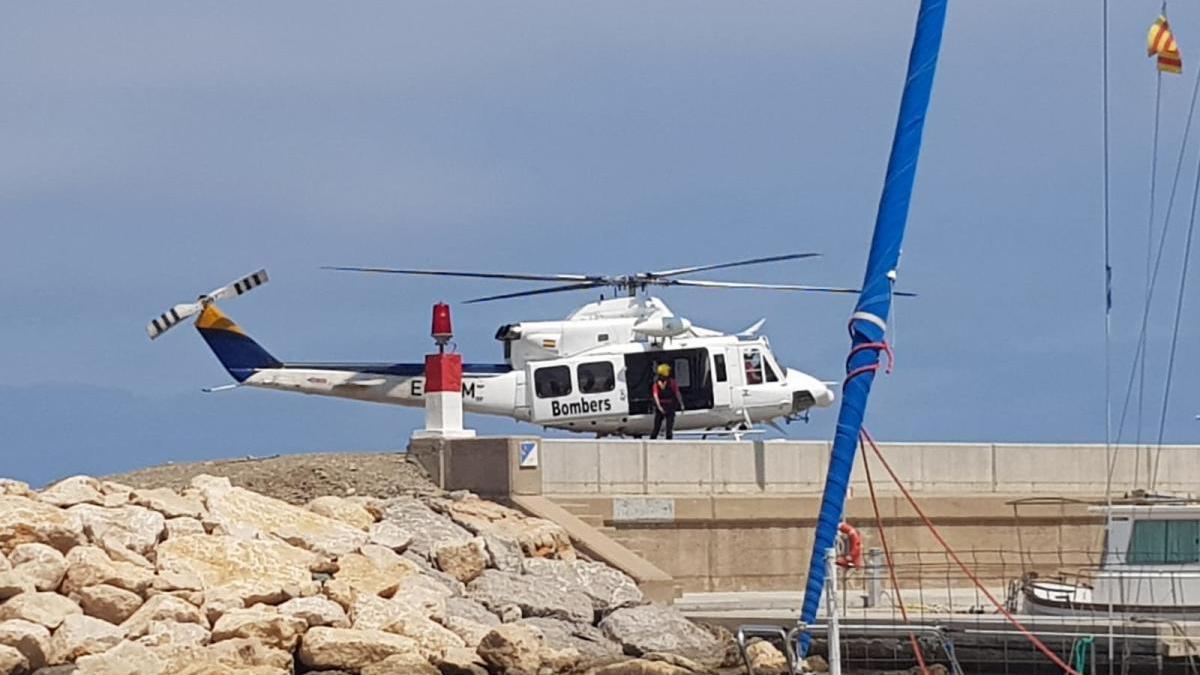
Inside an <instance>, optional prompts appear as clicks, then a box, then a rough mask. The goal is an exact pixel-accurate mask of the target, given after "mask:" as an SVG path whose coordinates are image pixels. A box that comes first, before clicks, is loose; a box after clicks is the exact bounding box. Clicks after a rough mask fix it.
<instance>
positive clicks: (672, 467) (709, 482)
mask: <svg viewBox="0 0 1200 675" xmlns="http://www.w3.org/2000/svg"><path fill="white" fill-rule="evenodd" d="M645 448H646V492H647V493H649V494H696V493H711V492H712V490H713V461H712V449H713V444H712V443H705V442H702V441H701V442H692V441H646V443H645Z"/></svg>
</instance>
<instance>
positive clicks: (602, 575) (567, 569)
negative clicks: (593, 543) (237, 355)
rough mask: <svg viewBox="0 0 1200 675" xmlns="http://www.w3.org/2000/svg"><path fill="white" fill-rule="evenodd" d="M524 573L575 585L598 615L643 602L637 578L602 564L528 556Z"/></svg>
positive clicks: (567, 585) (568, 585) (569, 585)
mask: <svg viewBox="0 0 1200 675" xmlns="http://www.w3.org/2000/svg"><path fill="white" fill-rule="evenodd" d="M525 572H526V573H527V574H532V575H535V576H543V577H550V578H553V579H555V580H557V582H558V583H560V584H562V585H563V586H565V587H568V588H578V589H579V590H581V591H583V592H584V593H586V594H587V596H588V597H589V598H591V601H592V608H593V609H595V610H596V611H597V612H600V613H601V614H607V613H608V612H611V611H612V610H614V609H618V608H620V607H631V606H633V605H640V604H642V603H643V602H644V598H643V596H642V591H641V589H639V588H638V586H637V582H636V581H634V580H633V579H632V578H631V577H630V576H629V575H627V574H625V573H624V572H622V571H620V570H618V569H615V568H612V567H609V566H608V565H605V564H603V563H598V562H589V561H583V560H578V561H573V562H572V561H565V560H547V559H542V558H531V559H529V560H527V561H526V562H525Z"/></svg>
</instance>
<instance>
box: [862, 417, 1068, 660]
mask: <svg viewBox="0 0 1200 675" xmlns="http://www.w3.org/2000/svg"><path fill="white" fill-rule="evenodd" d="M862 436H863V438H865V439H867V442H868V443H870V444H871V449H872V450H873V451H875V456H876V457H878V458H879V461H880V462H881V463H882V464H883V468H884V469H887V472H888V474H889V475H891V477H892V480H893V481H895V483H896V487H898V488H900V492H901V493H903V494H904V498H905V499H907V500H908V503H909V504H911V505H912V507H913V510H915V511H916V512H917V516H919V517H920V518H921V522H923V523H925V527H927V528H929V531H930V533H932V534H933V537H934V538H935V539H937V540H938V543H939V544H941V545H942V548H944V549H946V553H948V554H950V557H951V558H952V559H953V560H954V563H955V564H956V565H958V568H959V569H961V570H962V572H963V574H965V575H967V578H969V579H970V580H971V582H972V583H973V584H975V587H976V588H978V589H979V590H980V591H982V592H983V594H984V596H985V597H987V599H988V600H989V601H990V602H991V603H992V605H993V606H995V607H996V610H997V611H998V612H1000V613H1001V614H1003V615H1004V618H1005V619H1008V622H1009V623H1011V624H1012V625H1013V627H1014V628H1016V629H1017V630H1018V631H1020V633H1021V634H1022V635H1024V636H1025V637H1026V639H1028V640H1029V641H1030V642H1031V643H1032V644H1033V646H1034V647H1036V648H1037V650H1038V651H1040V652H1041V653H1043V654H1045V655H1046V658H1048V659H1050V660H1051V661H1053V662H1054V665H1056V666H1058V667H1059V668H1062V669H1063V671H1064V672H1066V673H1069V674H1070V675H1080V673H1079V671H1077V670H1075V669H1073V668H1071V666H1069V665H1067V663H1066V662H1065V661H1063V660H1062V659H1061V658H1059V656H1058V654H1055V653H1054V652H1053V651H1052V650H1051V649H1050V648H1049V647H1047V646H1046V645H1045V643H1043V642H1042V641H1041V640H1039V639H1038V637H1037V636H1036V635H1034V634H1033V633H1032V632H1031V631H1030V630H1029V629H1028V628H1026V627H1025V626H1024V625H1023V624H1022V623H1021V622H1020V621H1018V620H1017V618H1016V617H1015V616H1013V615H1012V614H1011V613H1009V611H1008V610H1007V609H1005V608H1004V605H1003V604H1001V603H1000V601H999V600H997V599H996V597H995V596H994V595H992V593H991V591H989V590H988V589H987V588H985V587H984V585H983V582H981V581H980V580H979V577H977V576H975V573H974V572H972V571H971V569H970V568H969V567H967V566H966V565H965V564H963V561H962V560H960V559H959V557H958V554H957V553H955V552H954V549H952V548H950V544H948V543H946V540H945V539H943V538H942V535H941V533H940V532H938V529H937V528H936V527H934V526H933V521H931V520H929V516H926V515H925V512H924V511H922V510H921V507H920V506H919V505H917V500H915V499H913V496H912V494H910V493H909V491H908V488H906V487H904V483H902V482H900V477H899V476H897V475H896V472H895V471H893V470H892V467H891V465H890V464H888V462H887V460H886V459H884V457H883V453H882V452H880V450H879V446H878V445H876V444H875V439H874V438H871V434H870V433H868V432H867V430H866V429H863V430H862ZM865 456H866V455H865V453H864V457H865Z"/></svg>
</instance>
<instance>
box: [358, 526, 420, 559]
mask: <svg viewBox="0 0 1200 675" xmlns="http://www.w3.org/2000/svg"><path fill="white" fill-rule="evenodd" d="M367 537H368V540H369V541H370V542H371V543H372V544H375V545H376V546H383V547H385V548H390V549H392V550H393V551H396V552H397V553H403V552H404V550H405V549H407V548H408V545H409V543H411V542H412V538H413V536H412V533H411V532H409V531H408V530H406V529H404V528H403V527H400V526H399V525H397V524H396V523H393V522H390V521H386V520H385V521H382V522H379V523H374V524H372V525H371V526H370V527H369V528H367Z"/></svg>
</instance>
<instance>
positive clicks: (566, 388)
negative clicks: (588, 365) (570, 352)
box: [533, 366, 571, 398]
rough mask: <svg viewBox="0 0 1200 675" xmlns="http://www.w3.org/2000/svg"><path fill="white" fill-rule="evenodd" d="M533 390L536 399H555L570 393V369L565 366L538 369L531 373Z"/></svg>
mask: <svg viewBox="0 0 1200 675" xmlns="http://www.w3.org/2000/svg"><path fill="white" fill-rule="evenodd" d="M533 389H534V391H535V392H536V393H537V396H538V398H555V397H558V396H566V395H567V394H570V393H571V369H570V368H568V367H567V366H550V367H548V368H538V369H537V370H536V371H534V373H533Z"/></svg>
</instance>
